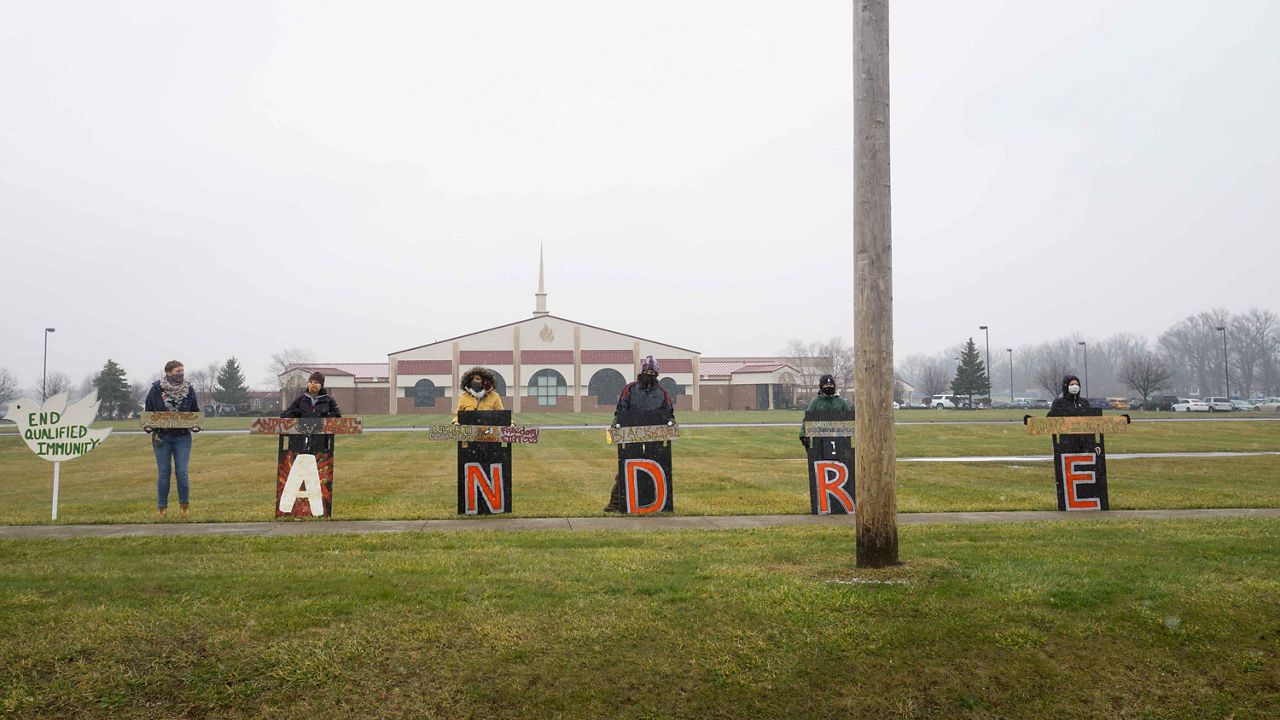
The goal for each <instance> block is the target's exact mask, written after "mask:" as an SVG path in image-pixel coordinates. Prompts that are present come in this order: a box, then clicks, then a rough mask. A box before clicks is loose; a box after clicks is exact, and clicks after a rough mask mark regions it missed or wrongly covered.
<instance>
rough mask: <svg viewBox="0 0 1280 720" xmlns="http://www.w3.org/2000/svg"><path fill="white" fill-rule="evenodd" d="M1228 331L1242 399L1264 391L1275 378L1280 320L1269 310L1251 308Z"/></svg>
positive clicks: (1237, 317) (1279, 345)
mask: <svg viewBox="0 0 1280 720" xmlns="http://www.w3.org/2000/svg"><path fill="white" fill-rule="evenodd" d="M1229 327H1230V330H1229V331H1228V332H1227V335H1228V341H1229V344H1230V346H1231V354H1232V356H1233V362H1232V364H1231V365H1232V368H1233V369H1234V370H1235V376H1236V378H1237V379H1238V381H1239V388H1240V396H1241V397H1246V398H1247V397H1249V395H1250V393H1251V392H1252V391H1253V390H1254V389H1255V388H1257V389H1259V390H1263V389H1264V387H1263V386H1264V385H1265V384H1266V382H1265V378H1266V377H1267V376H1268V375H1273V374H1274V367H1275V362H1276V355H1277V351H1278V350H1280V318H1278V317H1277V316H1276V314H1275V313H1273V312H1271V311H1270V310H1259V309H1258V308H1252V309H1250V310H1249V312H1247V313H1245V314H1243V315H1237V316H1235V317H1233V318H1231V325H1230V326H1229ZM1260 380H1261V382H1260Z"/></svg>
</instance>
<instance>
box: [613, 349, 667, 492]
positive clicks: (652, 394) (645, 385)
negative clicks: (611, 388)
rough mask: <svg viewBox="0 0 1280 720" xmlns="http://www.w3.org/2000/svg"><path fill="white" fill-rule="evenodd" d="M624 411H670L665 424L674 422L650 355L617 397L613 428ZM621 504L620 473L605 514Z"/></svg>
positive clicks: (641, 363)
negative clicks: (633, 380)
mask: <svg viewBox="0 0 1280 720" xmlns="http://www.w3.org/2000/svg"><path fill="white" fill-rule="evenodd" d="M624 410H670V411H671V416H670V419H669V420H668V421H667V424H668V425H670V424H673V423H674V422H675V408H674V407H673V406H672V404H671V396H670V395H668V394H667V391H666V389H665V388H663V387H662V385H661V384H660V383H659V382H658V361H657V360H654V359H653V356H652V355H646V356H645V358H644V360H641V361H640V374H639V375H638V376H636V379H635V382H630V383H627V386H626V387H624V388H623V389H622V394H621V395H619V396H618V406H617V407H616V408H614V411H613V426H614V427H620V425H619V424H618V415H619V414H620V413H621V412H623V411H624ZM621 502H622V472H621V471H619V472H618V473H617V474H616V475H615V476H614V478H613V491H612V492H610V493H609V504H608V505H605V506H604V511H605V512H607V513H610V512H618V511H619V507H620V504H621Z"/></svg>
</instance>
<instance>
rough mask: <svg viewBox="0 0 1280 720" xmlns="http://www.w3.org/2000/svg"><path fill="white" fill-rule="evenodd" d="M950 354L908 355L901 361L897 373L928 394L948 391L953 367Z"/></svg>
mask: <svg viewBox="0 0 1280 720" xmlns="http://www.w3.org/2000/svg"><path fill="white" fill-rule="evenodd" d="M952 363H953V358H952V355H951V354H948V353H945V352H944V353H939V354H937V355H919V354H917V355H910V356H908V357H907V358H906V359H905V360H903V361H902V365H901V366H900V367H899V368H898V374H899V375H900V376H901V377H902V378H903V379H905V380H908V381H910V382H911V384H912V385H914V386H915V387H916V389H917V390H919V391H920V392H922V393H924V394H925V395H928V396H931V397H932V396H933V395H938V394H941V393H945V392H948V391H949V390H950V388H951V374H952V369H953V365H952Z"/></svg>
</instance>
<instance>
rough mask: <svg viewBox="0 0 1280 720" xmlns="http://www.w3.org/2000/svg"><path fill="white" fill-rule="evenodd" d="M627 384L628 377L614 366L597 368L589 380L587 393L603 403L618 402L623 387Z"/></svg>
mask: <svg viewBox="0 0 1280 720" xmlns="http://www.w3.org/2000/svg"><path fill="white" fill-rule="evenodd" d="M626 386H627V379H626V378H624V377H622V373H620V372H618V371H617V370H614V369H613V368H604V369H603V370H597V371H596V373H595V374H594V375H592V376H591V380H590V381H588V382H587V394H588V395H592V396H594V397H595V398H596V400H598V401H599V402H600V404H601V405H608V404H611V403H616V402H618V397H619V396H621V395H622V389H623V388H624V387H626Z"/></svg>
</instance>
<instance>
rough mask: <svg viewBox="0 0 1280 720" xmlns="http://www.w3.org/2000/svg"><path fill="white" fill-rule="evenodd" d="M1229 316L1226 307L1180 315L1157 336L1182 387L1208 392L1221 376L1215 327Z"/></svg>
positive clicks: (1222, 371) (1224, 323) (1220, 357)
mask: <svg viewBox="0 0 1280 720" xmlns="http://www.w3.org/2000/svg"><path fill="white" fill-rule="evenodd" d="M1229 319H1230V315H1229V314H1228V313H1227V311H1226V310H1223V309H1221V308H1219V309H1216V310H1210V311H1208V312H1202V313H1200V314H1199V315H1192V316H1191V317H1188V318H1186V319H1184V320H1183V321H1182V322H1180V323H1178V324H1177V325H1174V326H1173V327H1171V328H1169V329H1168V330H1166V331H1165V332H1164V334H1162V335H1161V336H1160V341H1159V345H1160V348H1161V349H1162V350H1164V352H1165V355H1166V357H1168V358H1169V360H1170V362H1171V367H1170V369H1171V370H1172V371H1173V373H1174V377H1175V379H1176V380H1177V381H1178V385H1179V386H1180V387H1182V388H1183V389H1184V390H1188V391H1193V392H1196V393H1199V394H1209V393H1212V392H1213V391H1214V389H1215V388H1216V387H1218V385H1217V384H1216V383H1217V382H1218V381H1219V380H1223V379H1224V378H1225V372H1224V369H1223V366H1222V343H1221V340H1220V339H1219V336H1218V331H1217V328H1219V327H1221V326H1225V325H1226V324H1227V322H1228V320H1229Z"/></svg>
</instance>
